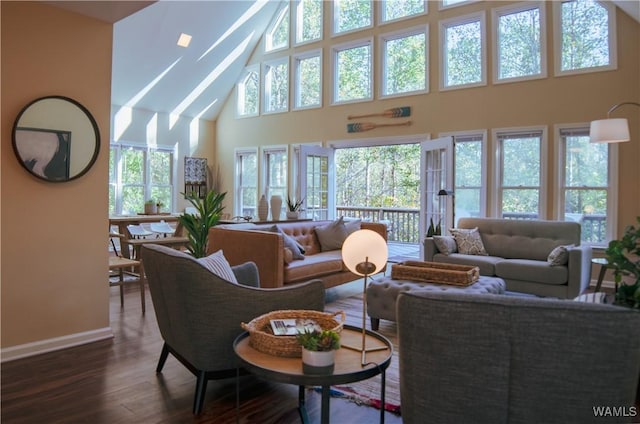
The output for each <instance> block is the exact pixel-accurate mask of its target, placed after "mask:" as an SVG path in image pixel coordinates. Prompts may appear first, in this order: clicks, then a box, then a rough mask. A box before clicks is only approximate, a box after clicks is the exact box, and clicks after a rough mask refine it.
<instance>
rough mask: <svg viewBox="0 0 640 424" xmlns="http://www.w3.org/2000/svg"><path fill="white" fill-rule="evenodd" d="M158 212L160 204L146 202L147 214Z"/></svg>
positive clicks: (145, 212) (145, 210)
mask: <svg viewBox="0 0 640 424" xmlns="http://www.w3.org/2000/svg"><path fill="white" fill-rule="evenodd" d="M156 213H158V206H156V205H154V204H151V203H145V204H144V214H145V215H155V214H156Z"/></svg>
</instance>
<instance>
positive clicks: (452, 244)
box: [433, 236, 458, 255]
mask: <svg viewBox="0 0 640 424" xmlns="http://www.w3.org/2000/svg"><path fill="white" fill-rule="evenodd" d="M433 242H434V243H435V244H436V247H437V248H438V251H439V252H440V253H442V254H444V255H450V254H452V253H456V252H457V251H458V246H457V245H456V239H455V238H453V237H451V236H433Z"/></svg>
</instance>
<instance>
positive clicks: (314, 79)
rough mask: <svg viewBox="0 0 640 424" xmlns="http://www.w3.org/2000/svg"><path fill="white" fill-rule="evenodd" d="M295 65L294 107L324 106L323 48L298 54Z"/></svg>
mask: <svg viewBox="0 0 640 424" xmlns="http://www.w3.org/2000/svg"><path fill="white" fill-rule="evenodd" d="M293 66H294V70H293V72H294V75H295V83H294V107H295V108H296V109H307V108H313V107H320V106H322V50H314V51H312V52H307V53H305V54H301V55H296V56H295V57H294V59H293Z"/></svg>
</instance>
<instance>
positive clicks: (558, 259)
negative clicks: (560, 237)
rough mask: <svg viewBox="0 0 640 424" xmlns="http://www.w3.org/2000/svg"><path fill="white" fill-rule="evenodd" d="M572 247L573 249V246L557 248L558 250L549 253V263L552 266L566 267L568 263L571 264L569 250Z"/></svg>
mask: <svg viewBox="0 0 640 424" xmlns="http://www.w3.org/2000/svg"><path fill="white" fill-rule="evenodd" d="M571 247H573V244H569V245H567V246H556V248H555V249H553V250H552V251H551V253H549V256H548V257H547V263H548V264H549V265H551V266H560V265H566V264H567V262H569V249H570V248H571Z"/></svg>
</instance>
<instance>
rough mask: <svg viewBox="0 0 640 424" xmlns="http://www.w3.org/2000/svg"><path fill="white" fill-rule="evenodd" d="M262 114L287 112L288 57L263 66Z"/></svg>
mask: <svg viewBox="0 0 640 424" xmlns="http://www.w3.org/2000/svg"><path fill="white" fill-rule="evenodd" d="M263 87H264V101H263V103H262V104H263V105H264V113H275V112H286V111H287V110H289V57H284V58H281V59H277V60H272V61H269V62H266V63H265V64H264V84H263Z"/></svg>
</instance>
